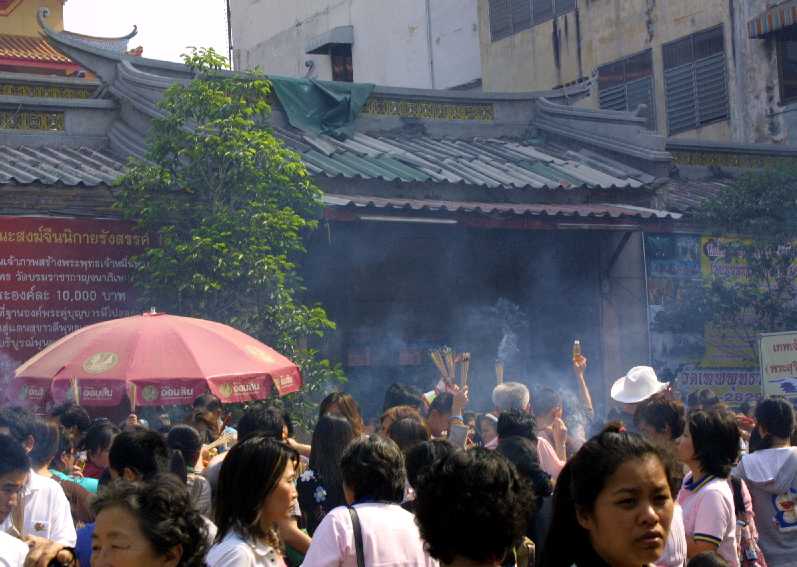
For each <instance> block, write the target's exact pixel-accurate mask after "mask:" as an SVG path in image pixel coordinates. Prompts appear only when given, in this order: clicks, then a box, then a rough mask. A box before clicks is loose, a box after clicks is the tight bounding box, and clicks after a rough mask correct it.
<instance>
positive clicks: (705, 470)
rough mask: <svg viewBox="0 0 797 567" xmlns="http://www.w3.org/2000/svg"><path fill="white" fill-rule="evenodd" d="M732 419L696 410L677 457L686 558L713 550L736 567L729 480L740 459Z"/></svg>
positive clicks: (718, 412) (725, 414) (724, 413)
mask: <svg viewBox="0 0 797 567" xmlns="http://www.w3.org/2000/svg"><path fill="white" fill-rule="evenodd" d="M739 437H740V436H739V428H738V426H737V424H736V417H735V416H734V415H733V414H732V413H730V412H728V411H725V410H711V411H694V412H691V413H690V414H689V416H688V417H687V420H686V428H685V429H684V433H683V435H682V436H681V438H680V439H679V440H678V458H679V459H680V460H681V462H683V463H684V464H685V465H686V466H687V467H689V471H690V474H688V475H687V476H686V478H685V479H684V482H683V486H682V487H681V491H680V492H679V493H678V503H679V504H680V505H681V508H682V509H683V513H684V529H685V532H686V553H687V556H688V557H689V558H690V559H691V558H692V557H694V556H695V555H697V554H699V553H702V552H704V551H716V552H717V553H719V554H720V555H721V556H722V557H723V559H725V561H727V562H728V564H729V565H730V566H731V567H738V565H739V558H738V556H737V554H736V513H735V510H734V503H733V493H732V492H731V487H730V485H729V484H728V476H729V475H730V472H731V468H733V465H734V463H735V462H736V459H737V458H738V456H739Z"/></svg>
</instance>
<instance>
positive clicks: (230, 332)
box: [10, 313, 302, 406]
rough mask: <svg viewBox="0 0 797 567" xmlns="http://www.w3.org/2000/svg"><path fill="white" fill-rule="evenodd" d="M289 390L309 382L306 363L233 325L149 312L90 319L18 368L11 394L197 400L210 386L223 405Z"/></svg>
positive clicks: (99, 400)
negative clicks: (304, 378)
mask: <svg viewBox="0 0 797 567" xmlns="http://www.w3.org/2000/svg"><path fill="white" fill-rule="evenodd" d="M272 384H274V386H275V387H276V388H277V392H278V393H279V394H280V395H281V396H282V395H285V394H289V393H292V392H296V391H297V390H299V388H300V387H301V385H302V377H301V373H300V371H299V368H298V367H297V366H296V365H295V364H294V363H293V362H291V361H290V360H288V359H287V358H286V357H284V356H282V355H281V354H279V353H278V352H276V351H275V350H273V349H271V348H269V347H268V346H266V345H264V344H263V343H261V342H260V341H258V340H257V339H255V338H253V337H250V336H249V335H247V334H245V333H242V332H241V331H238V330H236V329H233V328H232V327H229V326H227V325H222V324H221V323H215V322H213V321H205V320H203V319H192V318H189V317H178V316H175V315H166V314H163V313H144V314H143V315H136V316H133V317H125V318H124V319H114V320H112V321H105V322H102V323H97V324H95V325H90V326H88V327H84V328H82V329H79V330H77V331H75V332H74V333H72V334H70V335H67V336H66V337H64V338H62V339H60V340H58V341H56V342H54V343H53V344H51V345H50V346H48V347H47V348H45V349H44V350H43V351H41V352H40V353H38V354H36V355H35V356H33V357H32V358H31V359H29V360H28V361H27V362H25V363H24V364H22V366H20V367H19V368H17V370H16V372H15V373H14V379H13V380H12V383H11V391H10V396H11V399H16V400H18V401H21V402H22V401H24V402H28V403H34V404H36V403H41V402H42V401H44V399H45V398H46V396H47V393H48V392H52V397H53V400H54V401H55V402H56V403H62V402H64V401H65V400H67V399H70V398H72V399H74V398H75V396H77V399H78V400H79V403H80V404H84V405H94V406H115V405H118V404H119V403H120V402H121V401H122V398H123V396H124V394H125V392H127V393H128V396H130V398H131V400H134V403H135V405H137V406H138V405H141V406H156V405H177V404H190V403H191V402H193V401H194V399H195V398H196V397H197V396H199V395H200V394H202V393H204V392H206V391H207V390H210V391H211V392H212V393H213V394H215V395H216V396H218V397H219V399H221V401H222V402H224V403H233V402H245V401H251V400H259V399H264V398H266V397H268V395H269V393H270V392H271V385H272Z"/></svg>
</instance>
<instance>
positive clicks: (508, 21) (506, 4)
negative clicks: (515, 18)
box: [490, 0, 512, 41]
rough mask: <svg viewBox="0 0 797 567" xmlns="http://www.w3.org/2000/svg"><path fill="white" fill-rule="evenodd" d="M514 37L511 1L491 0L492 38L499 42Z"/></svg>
mask: <svg viewBox="0 0 797 567" xmlns="http://www.w3.org/2000/svg"><path fill="white" fill-rule="evenodd" d="M510 35H512V10H511V0H490V38H491V39H492V41H498V40H499V39H503V38H505V37H509V36H510Z"/></svg>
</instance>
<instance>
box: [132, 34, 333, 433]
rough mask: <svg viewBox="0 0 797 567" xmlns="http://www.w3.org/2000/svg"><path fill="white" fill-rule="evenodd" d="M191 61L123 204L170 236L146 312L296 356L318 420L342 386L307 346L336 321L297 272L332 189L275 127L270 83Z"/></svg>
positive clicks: (218, 63)
mask: <svg viewBox="0 0 797 567" xmlns="http://www.w3.org/2000/svg"><path fill="white" fill-rule="evenodd" d="M184 59H185V63H186V65H187V66H188V67H189V68H190V69H191V70H192V71H193V72H194V74H195V78H194V80H192V81H190V82H187V83H185V84H183V83H177V84H175V85H173V86H172V87H170V88H169V89H168V90H167V91H166V93H165V95H164V97H163V99H162V101H161V103H160V110H161V111H162V112H163V116H162V117H161V118H159V119H157V120H155V121H154V122H153V129H152V135H151V140H150V145H149V148H148V154H147V156H146V161H134V162H133V163H132V164H131V166H130V167H129V169H128V172H127V174H126V175H125V176H124V178H123V179H122V180H121V184H120V191H119V193H118V199H117V203H116V206H117V207H118V209H119V210H120V211H121V213H122V214H123V216H124V217H125V218H128V219H131V220H133V221H135V222H136V224H137V228H138V229H139V230H140V231H146V232H149V233H151V234H157V235H158V236H159V239H160V245H159V246H158V247H156V248H151V249H149V250H147V251H146V252H145V253H144V254H143V255H142V256H140V257H139V258H138V259H137V260H138V261H139V263H138V266H137V268H136V271H135V275H134V281H135V284H136V287H137V288H138V290H139V292H140V297H141V303H142V306H144V307H147V306H150V305H154V306H157V307H158V308H159V309H161V310H164V311H168V312H172V313H178V314H183V315H187V316H192V317H201V318H207V319H213V320H216V321H221V322H224V323H226V324H229V325H232V326H233V327H236V328H238V329H240V330H242V331H244V332H246V333H249V334H251V335H253V336H255V337H257V338H258V339H260V340H262V341H263V342H265V343H266V344H269V345H270V346H272V347H273V348H275V349H276V350H278V351H279V352H281V353H283V354H285V355H287V356H288V357H290V358H291V359H292V360H294V361H295V362H296V363H297V364H299V365H300V367H301V368H302V374H303V376H304V381H305V385H304V387H303V389H302V392H301V393H300V394H294V395H291V396H289V397H288V398H287V399H286V400H285V404H286V405H287V406H288V408H289V409H290V410H291V411H294V412H297V414H298V415H299V416H301V417H303V418H304V420H303V421H305V423H308V422H309V420H311V416H312V414H313V413H314V408H313V404H312V400H313V399H314V398H315V397H317V393H318V390H319V389H320V388H321V387H323V385H324V384H326V383H327V382H328V381H330V380H331V381H340V380H342V379H343V376H342V373H341V371H340V369H339V368H337V367H333V366H332V365H331V364H330V363H329V362H328V361H326V360H320V359H319V355H318V352H317V351H316V350H314V349H312V348H308V346H307V344H308V339H311V340H312V339H313V338H314V337H315V338H316V339H320V338H321V337H323V335H324V333H325V332H328V331H331V330H333V329H334V324H333V323H332V321H330V320H329V318H328V317H327V314H326V312H325V311H324V309H323V308H321V307H320V306H317V305H305V304H303V303H302V295H303V292H304V291H305V290H304V288H303V282H302V279H301V277H300V275H299V273H298V265H297V262H298V261H299V260H300V259H301V258H302V256H303V255H304V254H305V253H306V250H305V246H304V241H303V237H304V236H305V235H306V234H307V233H308V232H310V231H312V230H314V229H315V228H316V226H317V220H316V219H317V218H318V216H319V213H320V211H321V192H320V190H319V189H318V188H317V187H316V186H315V185H314V184H313V183H312V181H311V179H310V177H309V175H308V173H307V170H306V168H305V166H304V165H303V164H302V162H301V161H300V159H299V156H298V155H297V154H296V153H294V152H292V151H291V150H289V149H288V148H286V147H285V146H284V145H283V143H282V142H281V141H280V140H278V139H277V138H276V137H275V136H274V135H273V133H272V131H271V130H270V128H269V123H268V118H269V114H270V107H269V104H268V100H269V94H270V92H271V89H270V84H269V82H268V81H267V80H266V79H265V77H264V76H262V75H260V74H257V73H250V74H248V75H245V76H233V75H232V74H230V73H226V72H225V71H224V69H225V68H226V60H225V59H224V58H223V57H221V56H220V55H219V54H217V53H216V52H214V51H213V50H212V49H208V50H205V49H199V50H196V49H194V50H193V53H192V54H190V55H185V56H184Z"/></svg>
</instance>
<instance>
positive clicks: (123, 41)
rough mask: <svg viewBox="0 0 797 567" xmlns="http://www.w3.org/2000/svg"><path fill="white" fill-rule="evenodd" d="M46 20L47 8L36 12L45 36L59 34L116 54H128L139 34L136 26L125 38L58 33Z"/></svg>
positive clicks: (68, 32)
mask: <svg viewBox="0 0 797 567" xmlns="http://www.w3.org/2000/svg"><path fill="white" fill-rule="evenodd" d="M46 18H47V11H46V8H39V9H38V10H37V11H36V21H37V22H38V23H39V26H40V27H41V28H42V29H43V30H44V31H45V32H46V33H45V35H47V36H50V37H52V36H51V33H53V34H58V35H59V36H61V37H63V38H69V39H71V40H73V41H74V42H77V43H78V44H82V45H84V46H86V47H95V48H99V49H103V50H108V51H112V52H116V53H126V52H127V44H128V42H129V41H130V40H131V39H132V38H134V37H135V36H136V35H137V34H138V26H135V25H134V26H133V29H132V31H130V32H129V33H127V34H125V35H123V36H118V37H99V36H93V35H86V34H82V33H77V32H71V31H67V30H63V31H56V30H54V29H52V28H51V27H50V26H48V25H47V24H46V23H45V21H44V20H45V19H46ZM49 32H51V33H49Z"/></svg>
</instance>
